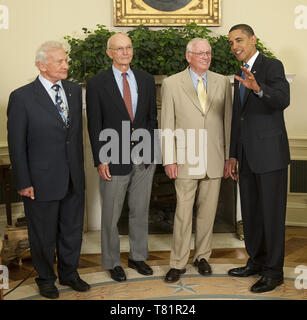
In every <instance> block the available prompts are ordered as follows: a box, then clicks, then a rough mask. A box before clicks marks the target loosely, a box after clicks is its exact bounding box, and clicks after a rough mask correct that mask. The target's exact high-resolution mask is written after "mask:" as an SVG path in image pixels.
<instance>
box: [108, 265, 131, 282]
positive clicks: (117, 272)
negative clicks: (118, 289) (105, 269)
mask: <svg viewBox="0 0 307 320" xmlns="http://www.w3.org/2000/svg"><path fill="white" fill-rule="evenodd" d="M109 271H110V275H111V278H112V279H113V280H115V281H118V282H121V281H125V280H126V279H127V278H126V274H125V271H124V269H123V268H122V267H121V266H116V267H115V268H114V269H111V270H109Z"/></svg>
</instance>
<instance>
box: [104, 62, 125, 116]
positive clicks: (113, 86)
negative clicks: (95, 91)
mask: <svg viewBox="0 0 307 320" xmlns="http://www.w3.org/2000/svg"><path fill="white" fill-rule="evenodd" d="M107 73H108V78H109V81H108V82H107V84H106V85H105V84H103V86H104V85H105V87H106V90H107V91H108V92H109V94H110V96H111V97H112V98H113V99H114V102H115V106H116V107H117V108H119V110H120V111H121V112H122V113H123V115H124V116H125V118H127V120H129V119H130V116H129V113H128V110H127V108H126V105H125V102H124V99H123V97H122V95H121V93H120V90H119V88H118V85H117V82H116V80H115V77H114V74H113V70H112V68H109V69H108V70H107Z"/></svg>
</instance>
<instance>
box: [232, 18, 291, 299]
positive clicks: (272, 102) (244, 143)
mask: <svg viewBox="0 0 307 320" xmlns="http://www.w3.org/2000/svg"><path fill="white" fill-rule="evenodd" d="M228 40H229V44H230V48H231V50H232V52H233V54H234V55H235V56H236V58H237V59H238V60H239V61H242V62H243V66H242V67H241V69H242V73H241V71H240V72H239V73H238V74H237V75H236V76H235V85H234V103H233V117H232V128H231V141H230V155H229V158H230V165H229V173H230V174H231V176H232V178H233V179H238V176H237V173H236V165H237V161H238V162H239V184H240V196H241V208H242V220H243V229H244V238H245V245H246V250H247V253H248V254H249V260H248V262H247V265H246V266H244V267H240V268H235V269H231V270H229V272H228V273H229V275H231V276H235V277H247V276H250V275H255V274H260V275H262V277H261V278H260V280H258V281H257V282H256V283H255V284H254V285H253V286H252V287H251V291H252V292H254V293H261V292H266V291H271V290H273V289H275V288H276V287H277V286H279V285H281V284H282V283H283V262H284V248H285V217H286V201H287V167H288V164H289V161H290V153H289V144H288V137H287V132H286V127H285V121H284V109H285V108H287V106H288V105H289V103H290V92H289V83H288V82H287V80H286V77H285V73H284V68H283V65H282V63H281V62H280V61H279V60H277V59H270V58H267V57H265V56H264V55H262V54H260V53H259V52H258V51H257V49H256V41H257V38H256V36H255V34H254V31H253V29H252V28H251V27H250V26H248V25H245V24H241V25H236V26H234V27H232V28H231V29H230V31H229V35H228Z"/></svg>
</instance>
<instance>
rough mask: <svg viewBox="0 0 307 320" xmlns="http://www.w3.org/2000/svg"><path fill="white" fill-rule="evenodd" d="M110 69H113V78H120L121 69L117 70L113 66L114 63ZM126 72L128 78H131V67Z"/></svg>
mask: <svg viewBox="0 0 307 320" xmlns="http://www.w3.org/2000/svg"><path fill="white" fill-rule="evenodd" d="M112 70H113V73H114V76H115V78H117V79H122V73H123V72H122V71H120V70H118V69H117V68H116V67H114V65H112ZM126 73H127V74H128V77H129V78H132V75H133V72H132V70H131V68H129V69H128V70H127V71H126Z"/></svg>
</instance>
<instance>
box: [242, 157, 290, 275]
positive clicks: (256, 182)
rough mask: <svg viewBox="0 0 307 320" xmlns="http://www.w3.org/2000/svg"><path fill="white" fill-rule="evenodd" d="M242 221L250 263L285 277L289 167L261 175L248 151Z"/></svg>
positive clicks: (243, 184) (243, 169)
mask: <svg viewBox="0 0 307 320" xmlns="http://www.w3.org/2000/svg"><path fill="white" fill-rule="evenodd" d="M239 185H240V197H241V209H242V220H243V229H244V240H245V246H246V251H247V253H248V255H249V257H250V258H249V260H248V263H247V264H248V265H249V266H251V267H256V268H260V269H262V270H263V274H264V275H266V276H268V277H272V278H278V277H281V276H283V263H284V251H285V218H286V202H287V168H285V169H282V170H276V171H272V172H267V173H262V174H257V173H254V172H252V171H251V169H250V167H249V165H248V162H247V159H246V157H245V154H244V152H243V155H242V163H241V166H240V175H239Z"/></svg>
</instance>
